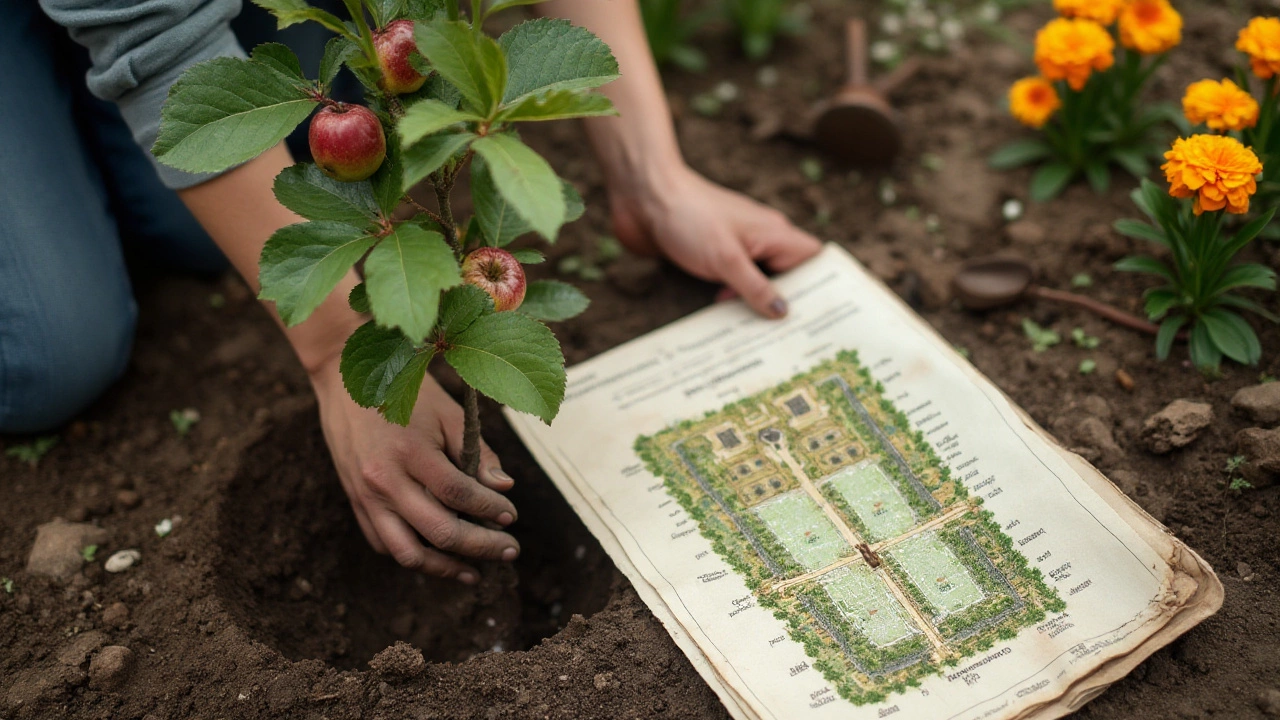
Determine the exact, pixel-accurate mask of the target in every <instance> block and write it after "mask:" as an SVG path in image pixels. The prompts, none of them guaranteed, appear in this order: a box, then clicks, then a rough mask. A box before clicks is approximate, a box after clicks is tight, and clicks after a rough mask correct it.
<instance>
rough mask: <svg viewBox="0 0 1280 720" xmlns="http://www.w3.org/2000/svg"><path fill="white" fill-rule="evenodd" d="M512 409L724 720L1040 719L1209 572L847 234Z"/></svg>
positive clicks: (1187, 596) (1114, 663)
mask: <svg viewBox="0 0 1280 720" xmlns="http://www.w3.org/2000/svg"><path fill="white" fill-rule="evenodd" d="M778 286H779V288H780V289H781V291H782V292H783V293H784V294H785V296H786V297H787V299H788V301H789V303H790V306H791V313H790V315H789V316H788V318H787V319H786V320H783V321H780V322H770V321H765V320H762V319H759V318H757V317H755V316H753V315H752V314H751V313H750V311H749V310H747V309H746V308H745V307H743V306H741V305H740V304H736V303H734V304H723V305H718V306H715V307H712V308H708V309H706V310H704V311H702V312H700V313H697V314H695V315H693V316H690V317H688V318H686V319H684V320H682V321H679V322H677V323H675V324H673V325H670V326H668V327H666V328H662V329H660V330H658V331H655V332H653V333H651V334H649V335H647V336H645V337H643V338H640V339H638V340H635V341H633V342H631V343H628V344H626V345H623V346H621V347H619V348H616V349H614V350H612V351H610V352H608V353H605V354H604V355H601V356H599V357H597V358H594V359H592V360H590V361H588V362H586V363H583V364H581V365H578V366H576V367H574V368H571V369H570V371H569V384H568V389H567V393H566V399H565V402H564V404H563V406H562V408H561V412H560V415H559V417H558V418H557V419H556V421H555V423H554V424H553V425H552V426H551V427H550V428H548V427H546V426H544V425H542V424H540V423H538V422H537V421H536V420H533V419H531V418H528V417H525V416H521V415H515V414H511V415H510V419H511V421H512V423H513V424H514V425H515V427H516V429H517V430H518V432H519V433H520V434H521V436H522V437H523V438H524V440H525V441H526V443H527V444H528V445H529V447H530V448H531V450H532V451H533V452H534V454H535V456H536V457H537V458H538V460H539V462H540V463H541V464H542V465H543V467H544V469H546V471H547V472H548V474H549V475H550V476H551V477H552V479H553V480H554V481H555V482H556V484H557V486H558V487H559V488H560V489H561V491H562V492H563V493H564V494H565V496H566V497H567V498H568V499H569V501H570V502H571V503H572V504H573V506H574V508H575V510H577V512H578V513H579V514H580V515H581V517H582V518H583V520H584V522H586V524H587V525H588V527H589V528H590V529H591V530H592V532H593V533H594V534H595V535H596V536H597V537H598V538H599V539H600V540H601V543H602V544H603V545H604V546H605V549H606V550H607V551H608V552H609V553H610V555H611V556H612V557H613V558H614V560H615V562H616V563H617V564H618V566H619V568H620V569H621V570H622V571H623V572H624V573H625V574H626V575H627V576H628V578H629V579H630V580H631V581H632V583H633V584H634V585H635V586H636V588H637V590H638V592H639V593H640V595H641V597H642V599H644V601H645V602H646V603H647V604H648V605H649V606H650V607H651V608H652V609H653V611H654V613H655V614H656V615H657V616H658V618H659V619H660V620H661V621H662V622H663V623H664V625H665V626H666V627H667V629H668V630H669V631H670V632H671V635H672V637H673V639H674V640H675V641H676V643H677V644H678V645H679V646H680V647H681V648H682V649H683V650H684V652H685V653H686V654H687V655H688V656H689V658H690V659H691V661H692V662H693V664H694V666H695V668H697V670H698V671H699V673H701V674H702V676H703V677H704V678H705V679H706V680H707V682H708V683H709V684H710V685H711V687H712V688H713V689H714V690H715V691H716V692H717V693H718V694H719V696H720V698H721V699H722V701H724V703H725V705H726V707H727V708H728V709H729V711H730V712H731V713H732V714H733V715H734V716H735V717H743V718H746V717H751V718H800V717H814V718H828V717H830V718H837V717H839V718H881V717H891V716H898V717H903V718H966V719H967V718H1012V717H1031V716H1036V717H1054V716H1058V715H1061V714H1064V713H1065V712H1068V711H1069V710H1070V709H1072V708H1073V707H1076V706H1078V705H1079V704H1080V703H1082V702H1084V701H1086V700H1087V699H1088V698H1089V697H1092V696H1093V695H1094V694H1096V692H1097V691H1098V690H1099V688H1101V687H1105V684H1106V683H1109V682H1112V681H1114V680H1115V679H1116V678H1118V677H1120V676H1122V675H1123V674H1124V673H1125V672H1127V671H1128V670H1129V669H1131V668H1132V667H1133V665H1135V664H1136V663H1137V662H1139V661H1140V660H1141V658H1142V657H1145V656H1146V655H1148V654H1150V652H1152V651H1154V649H1155V648H1157V647H1159V646H1160V645H1162V644H1164V643H1167V642H1168V641H1169V640H1171V639H1172V638H1173V637H1175V636H1176V635H1177V634H1178V633H1180V632H1184V631H1185V630H1186V629H1187V628H1188V627H1190V626H1191V625H1193V624H1194V623H1195V622H1198V621H1199V620H1200V619H1202V618H1203V617H1205V616H1207V615H1208V614H1211V613H1212V612H1213V611H1214V610H1216V608H1217V605H1218V604H1220V601H1221V586H1220V585H1219V584H1218V583H1217V579H1216V577H1214V576H1213V575H1212V571H1211V570H1209V569H1208V567H1207V566H1205V565H1204V564H1203V561H1201V560H1200V559H1199V558H1198V557H1197V556H1195V554H1194V553H1193V552H1191V551H1190V550H1188V549H1186V548H1185V547H1184V546H1182V545H1181V544H1180V543H1178V542H1177V541H1176V540H1175V539H1173V538H1172V537H1171V536H1169V535H1168V534H1167V533H1165V532H1163V529H1162V528H1160V527H1159V526H1158V525H1157V524H1155V523H1154V521H1152V520H1151V519H1150V518H1148V517H1147V516H1145V514H1143V513H1142V511H1141V510H1140V509H1138V508H1137V507H1136V506H1134V505H1133V504H1132V503H1129V502H1128V501H1127V499H1125V498H1124V497H1123V495H1121V494H1120V493H1119V492H1118V491H1116V490H1115V489H1114V487H1112V486H1111V485H1110V483H1108V482H1107V481H1106V480H1105V478H1102V477H1101V476H1100V475H1099V474H1098V473H1097V472H1096V471H1095V470H1094V469H1093V468H1092V467H1090V466H1089V465H1088V464H1087V463H1085V462H1083V461H1082V460H1080V459H1079V458H1077V457H1075V456H1073V455H1071V454H1070V453H1067V452H1066V451H1065V450H1063V449H1061V448H1060V447H1058V446H1057V445H1056V444H1055V443H1053V441H1052V439H1050V438H1049V437H1048V436H1047V435H1045V434H1044V433H1043V431H1040V430H1039V429H1038V428H1035V427H1034V426H1033V425H1032V424H1031V423H1030V422H1029V421H1028V420H1027V419H1026V418H1025V417H1024V416H1023V415H1022V414H1021V413H1020V411H1019V410H1017V408H1015V407H1013V406H1012V405H1011V404H1010V403H1009V402H1008V400H1007V399H1006V398H1005V397H1004V395H1002V394H1001V393H1000V391H999V390H998V389H997V388H995V387H994V386H993V385H992V384H991V383H990V382H989V381H987V380H986V379H985V378H983V377H982V376H981V375H980V374H979V373H977V372H976V371H975V370H974V369H973V368H972V366H970V365H969V364H968V363H967V362H966V361H965V360H964V359H963V358H961V357H960V356H959V355H957V354H956V353H955V352H954V351H952V350H951V349H950V348H949V347H947V346H946V344H945V343H944V342H943V341H942V340H941V339H940V338H939V337H938V336H937V335H936V334H935V333H933V331H932V330H931V329H930V328H928V326H927V325H925V324H924V323H923V322H922V321H921V320H920V319H919V318H918V317H917V316H915V315H914V313H912V312H911V311H910V310H909V309H908V308H906V307H905V306H904V305H902V303H901V302H899V301H898V299H897V298H896V296H894V295H893V294H892V293H890V292H889V291H888V290H887V289H885V288H884V287H883V286H882V285H880V284H879V283H878V282H877V281H875V280H874V279H873V278H871V277H870V276H869V275H868V274H867V273H866V271H865V270H864V269H862V268H861V266H859V265H858V264H857V262H856V261H854V260H853V259H852V257H850V256H849V255H848V254H847V253H845V252H844V251H843V250H841V249H839V248H837V247H835V246H829V247H828V248H827V249H825V250H824V252H823V253H822V254H821V255H820V256H819V257H817V258H815V259H814V260H812V261H810V262H809V263H807V264H805V265H804V266H802V267H800V268H798V269H796V270H794V271H792V272H791V273H788V274H787V275H785V276H783V277H781V278H779V279H778Z"/></svg>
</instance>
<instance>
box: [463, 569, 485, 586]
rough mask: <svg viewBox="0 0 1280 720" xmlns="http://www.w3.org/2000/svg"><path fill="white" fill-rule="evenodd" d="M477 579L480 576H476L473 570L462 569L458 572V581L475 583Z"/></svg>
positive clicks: (469, 583)
mask: <svg viewBox="0 0 1280 720" xmlns="http://www.w3.org/2000/svg"><path fill="white" fill-rule="evenodd" d="M479 579H480V578H478V577H476V574H475V573H473V572H466V571H463V572H460V573H458V582H460V583H462V584H464V585H475V584H476V582H477V581H479Z"/></svg>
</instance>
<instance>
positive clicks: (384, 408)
mask: <svg viewBox="0 0 1280 720" xmlns="http://www.w3.org/2000/svg"><path fill="white" fill-rule="evenodd" d="M434 355H435V350H433V349H431V348H427V349H425V350H420V351H418V352H417V353H414V355H413V359H412V360H410V361H409V364H407V365H405V366H404V368H403V369H402V370H400V372H398V373H396V376H395V377H394V378H392V379H391V384H389V385H387V391H386V395H385V397H386V399H385V400H383V402H382V405H381V406H380V407H379V408H378V409H379V410H380V411H381V412H382V417H384V418H386V419H387V421H388V422H393V423H395V424H396V425H399V426H401V427H405V426H407V425H408V424H409V421H410V420H411V419H413V407H414V406H415V405H417V404H418V391H420V390H421V389H422V381H423V379H425V378H426V377H427V366H428V365H430V364H431V358H432V356H434Z"/></svg>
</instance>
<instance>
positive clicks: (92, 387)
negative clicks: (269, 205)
mask: <svg viewBox="0 0 1280 720" xmlns="http://www.w3.org/2000/svg"><path fill="white" fill-rule="evenodd" d="M4 7H5V13H6V16H5V20H4V22H0V68H4V70H3V71H0V98H4V101H3V102H4V106H3V109H0V433H27V432H40V431H44V430H48V429H50V428H53V427H56V426H58V425H61V424H63V423H65V422H66V421H68V420H69V419H71V418H72V417H73V416H74V415H75V414H76V413H78V412H80V411H81V410H82V409H84V408H85V407H86V406H87V405H88V404H89V403H91V402H92V401H93V400H94V399H95V398H97V397H98V396H99V395H100V394H101V393H102V392H103V391H104V390H106V388H107V387H108V386H110V385H111V384H112V383H113V382H115V380H116V379H117V378H119V377H120V375H121V373H123V372H124V369H125V367H126V365H127V364H128V361H129V353H130V348H131V346H132V343H133V335H134V327H135V324H136V321H137V316H138V308H137V305H136V304H135V303H134V299H133V292H132V288H131V285H130V282H129V274H128V272H127V270H126V268H125V261H124V253H125V249H126V248H128V249H129V250H130V254H131V255H136V256H139V257H141V258H144V259H145V260H146V261H148V262H149V263H155V264H160V265H162V266H166V267H170V268H174V269H178V270H183V271H189V272H197V273H202V274H213V273H218V272H221V271H222V270H224V269H225V268H226V267H227V262H226V259H225V258H224V257H223V255H222V253H221V252H220V251H219V250H218V249H217V247H216V246H215V245H214V244H213V242H212V241H211V240H210V239H209V236H208V235H207V234H206V233H205V232H204V230H203V229H202V228H201V227H200V225H199V224H198V223H197V222H196V220H195V218H193V217H192V216H191V213H189V212H188V211H187V209H186V207H185V206H184V205H183V204H182V202H181V201H180V200H179V199H178V197H177V195H176V194H174V193H173V192H172V191H171V190H169V189H167V188H165V187H164V186H163V185H162V184H161V183H160V180H159V178H158V177H157V176H156V173H155V169H154V168H153V167H152V165H151V162H150V160H149V159H148V158H147V156H146V155H145V154H144V151H143V150H142V149H141V148H139V147H138V146H137V144H136V143H134V141H133V138H132V136H131V135H130V133H129V130H128V128H127V127H126V126H125V124H124V121H123V120H122V119H121V118H120V114H119V112H117V111H116V109H115V106H114V105H111V104H109V103H104V102H102V101H100V100H98V99H97V98H94V97H93V96H91V95H90V94H89V93H88V90H86V89H85V85H84V72H85V70H86V68H87V67H88V64H87V63H88V59H87V53H86V52H85V51H84V50H83V49H82V48H80V47H79V46H78V45H75V44H74V43H72V42H71V40H70V39H68V38H67V35H66V32H65V31H64V30H62V29H61V28H59V27H57V26H56V25H54V24H53V23H52V22H51V21H49V20H48V18H46V17H45V16H44V15H43V14H42V13H41V12H40V9H39V7H38V6H37V4H36V3H35V2H34V0H32V1H24V2H15V3H4ZM273 25H274V22H272V21H271V20H270V19H269V18H267V17H266V16H265V13H262V12H261V11H260V10H258V9H257V8H252V9H251V11H246V13H245V15H244V16H242V17H241V18H240V19H239V20H238V21H237V24H236V30H237V32H238V33H239V34H240V36H241V42H242V43H243V44H245V45H247V46H250V47H251V46H252V45H253V44H256V43H257V42H260V41H264V40H268V39H280V38H278V37H273V35H274V29H273V27H272V26H273ZM315 30H318V28H315V29H312V28H301V27H299V28H290V31H292V33H291V32H290V31H286V32H285V33H282V35H284V36H285V38H284V39H285V40H286V41H287V42H289V43H290V44H291V45H293V46H294V47H295V49H296V50H298V51H299V55H300V56H301V58H302V62H303V67H304V68H307V69H308V70H310V71H312V72H314V69H315V67H316V66H317V64H318V63H319V56H320V53H321V52H322V49H323V43H324V40H325V36H324V35H323V33H317V32H315ZM348 82H349V81H348ZM302 130H303V131H305V126H303V128H302ZM298 135H299V137H298V138H291V141H294V142H291V143H290V144H291V146H294V147H295V154H297V153H298V150H303V152H305V136H304V135H303V134H302V133H299V134H298ZM297 139H302V140H303V143H302V147H301V148H298V147H296V140H297Z"/></svg>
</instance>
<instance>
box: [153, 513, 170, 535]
mask: <svg viewBox="0 0 1280 720" xmlns="http://www.w3.org/2000/svg"><path fill="white" fill-rule="evenodd" d="M171 532H173V521H172V520H170V519H169V518H165V519H163V520H161V521H160V522H158V523H156V535H159V536H160V537H164V536H165V535H168V534H169V533H171Z"/></svg>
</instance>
